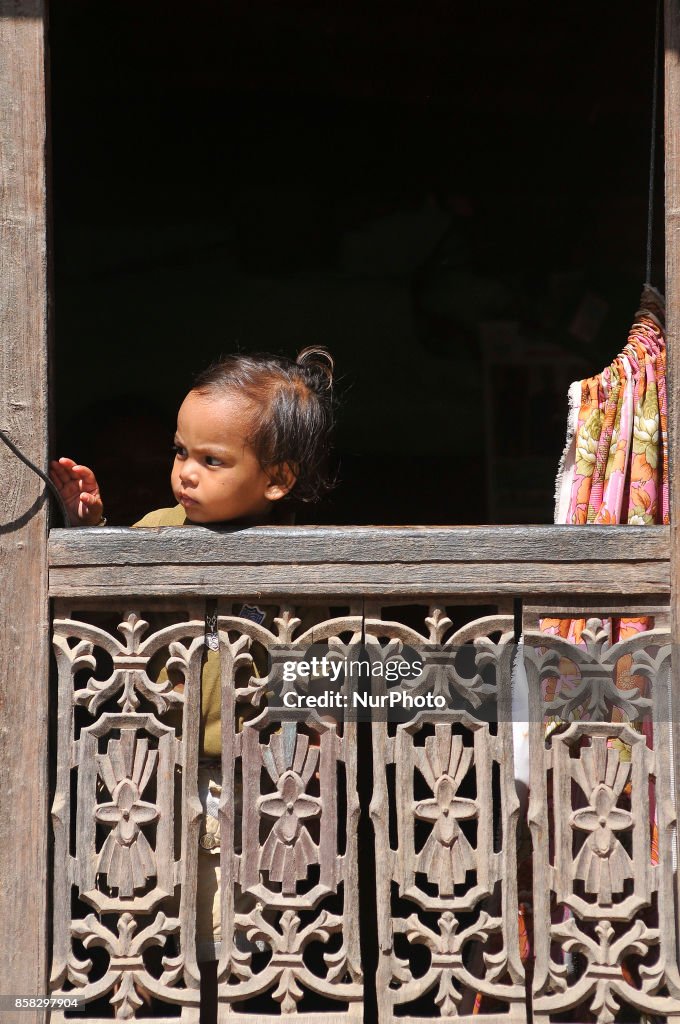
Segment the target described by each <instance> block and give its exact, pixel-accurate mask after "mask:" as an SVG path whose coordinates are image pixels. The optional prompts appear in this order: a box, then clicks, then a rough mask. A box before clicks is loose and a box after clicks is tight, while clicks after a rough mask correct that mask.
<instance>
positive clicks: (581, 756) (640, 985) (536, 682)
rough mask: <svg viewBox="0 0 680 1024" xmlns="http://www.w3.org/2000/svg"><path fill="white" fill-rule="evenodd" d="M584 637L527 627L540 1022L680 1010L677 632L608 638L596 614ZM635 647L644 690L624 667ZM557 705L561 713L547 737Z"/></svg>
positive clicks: (673, 1015) (667, 1014) (602, 1023)
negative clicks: (673, 636)
mask: <svg viewBox="0 0 680 1024" xmlns="http://www.w3.org/2000/svg"><path fill="white" fill-rule="evenodd" d="M583 636H584V640H585V644H584V645H583V646H574V645H573V644H571V643H568V642H567V641H565V640H562V639H561V638H559V637H554V636H546V635H545V634H541V633H532V634H527V636H526V643H527V650H526V659H525V663H526V666H527V675H528V682H529V692H530V707H531V718H532V721H531V724H530V730H531V755H532V757H531V798H530V806H529V823H530V826H531V831H532V836H533V849H534V854H533V856H534V865H533V866H534V935H535V944H536V966H535V974H534V981H533V993H534V994H533V1008H534V1019H535V1020H536V1021H537V1022H543V1024H547V1022H548V1021H552V1020H555V1019H562V1020H563V1019H565V1018H564V1016H562V1015H563V1014H564V1013H565V1012H566V1011H572V1012H573V1013H575V1014H576V1016H575V1017H574V1019H587V1018H589V1019H592V1020H594V1021H597V1024H609V1022H613V1021H616V1020H619V1019H621V1014H622V1013H625V1012H627V1013H631V1012H632V1013H633V1014H635V1013H639V1014H641V1015H643V1014H648V1015H650V1016H652V1015H653V1016H654V1019H655V1020H658V1019H663V1020H668V1021H671V1020H676V1021H677V1020H680V974H679V973H678V964H677V949H676V937H675V911H674V883H673V861H674V856H675V853H674V849H673V847H674V843H675V834H674V833H675V827H676V816H675V809H674V780H673V761H672V746H671V704H670V680H671V673H670V668H671V647H670V636H669V634H668V633H667V632H665V631H663V630H660V629H656V630H653V631H650V632H647V633H638V634H636V635H635V636H634V637H632V638H629V639H626V640H623V641H620V642H619V643H616V644H614V645H611V646H610V645H609V642H608V634H607V632H606V630H605V629H603V624H602V621H601V620H600V619H596V618H592V619H590V620H589V621H588V623H587V628H586V630H585V632H584V634H583ZM627 656H629V657H630V658H632V661H631V663H630V666H629V672H630V675H631V676H632V677H635V678H634V680H633V682H635V683H638V684H640V685H636V686H634V687H633V688H626V686H624V685H623V683H624V680H622V679H620V678H619V677H618V675H617V665H620V664H621V659H623V658H625V657H627ZM560 659H567V660H568V662H569V663H570V666H571V670H570V674H569V676H565V675H564V674H563V668H564V664H565V663H564V662H563V661H561V660H560ZM546 715H550V716H556V717H557V719H560V720H561V721H562V723H563V724H562V725H558V727H557V729H552V730H551V729H549V730H547V738H546V728H545V724H544V719H545V717H546ZM643 717H646V719H647V721H648V722H649V723H651V725H652V727H653V746H652V742H651V739H650V738H649V737H650V732H651V730H650V728H649V727H648V726H647V727H646V728H645V729H644V730H643V729H642V728H641V727H637V728H636V727H634V725H633V723H635V722H636V721H638V720H641V719H643ZM655 833H656V834H658V855H657V853H656V850H655V848H654V844H653V842H652V839H653V836H654V834H655ZM558 1015H559V1016H558ZM625 1019H632V1018H628V1017H626V1018H625Z"/></svg>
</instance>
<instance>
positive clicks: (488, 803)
mask: <svg viewBox="0 0 680 1024" xmlns="http://www.w3.org/2000/svg"><path fill="white" fill-rule="evenodd" d="M387 614H388V613H386V615H385V618H384V619H383V618H382V617H381V616H380V613H379V610H375V612H373V613H371V614H369V616H368V618H367V619H366V624H365V631H366V640H365V642H366V647H367V648H368V649H371V650H372V654H373V657H374V658H381V657H383V658H387V657H393V656H394V655H395V654H398V653H399V651H400V650H401V647H402V645H408V646H410V647H411V648H414V649H416V650H417V651H418V653H419V655H420V657H421V659H422V660H423V662H424V666H425V668H424V670H423V673H422V676H421V678H420V679H419V680H418V681H417V682H415V683H414V684H413V693H414V694H415V693H417V692H426V691H429V692H430V693H433V694H435V693H436V694H442V695H445V696H446V698H447V706H448V707H451V705H452V702H451V697H452V694H453V695H455V701H454V702H453V703H454V704H455V707H456V710H453V709H451V710H441V711H438V710H432V711H430V710H427V711H419V712H418V713H417V715H416V717H414V718H413V719H412V720H411V721H408V722H400V723H399V724H396V725H395V724H393V723H388V722H386V721H375V722H374V723H373V725H372V729H373V753H374V787H375V789H374V797H373V802H372V805H371V814H372V818H373V821H374V826H375V832H376V882H377V907H378V940H379V948H380V959H379V963H378V976H377V989H378V1003H379V1019H380V1022H381V1024H388V1022H389V1024H391V1022H392V1021H396V1020H399V1021H409V1022H415V1021H420V1020H431V1019H437V1020H445V1021H453V1020H461V1019H462V1020H467V1019H472V1018H473V1015H474V1019H475V1020H486V1021H492V1020H493V1021H496V1020H499V1021H500V1020H504V1021H526V1019H527V1018H526V1007H525V987H524V969H523V966H522V963H521V961H520V957H519V938H518V900H517V877H516V846H515V843H516V825H517V814H518V801H517V797H516V794H515V787H514V777H513V767H512V726H511V722H510V715H509V711H510V676H511V667H512V657H513V650H514V645H512V643H511V641H512V635H513V634H512V626H513V620H512V618H511V617H510V616H502V615H496V616H487V617H484V618H481V619H477V620H475V621H473V622H471V623H469V624H468V625H467V626H465V627H463V628H462V629H458V630H456V631H453V630H452V629H451V621H450V619H448V618H447V617H446V615H445V613H444V611H443V610H442V609H439V608H433V609H431V610H430V614H429V616H427V618H426V620H425V624H424V625H425V630H426V633H425V635H421V634H420V633H418V632H417V631H415V630H414V629H412V628H411V627H409V626H407V625H404V624H402V623H398V622H392V621H389V619H388V618H387ZM463 645H468V647H467V651H462V652H461V651H460V648H461V647H462V646H463ZM470 645H471V647H470ZM457 649H458V651H459V653H456V651H457ZM464 654H467V655H468V657H467V659H465V658H463V655H464ZM465 661H467V669H466V668H465ZM461 662H463V664H461ZM489 701H491V702H492V704H493V705H494V712H493V714H492V716H491V717H492V718H493V719H494V720H495V721H496V722H497V723H498V726H497V729H496V728H495V727H494V728H493V729H492V728H491V727H490V724H489V721H488V720H483V719H481V718H478V717H477V715H476V712H478V711H479V708H480V706H481V705H482V704H483V703H484V702H486V704H487V705H488V702H489ZM383 717H384V716H383Z"/></svg>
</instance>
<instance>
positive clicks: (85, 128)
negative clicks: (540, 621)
mask: <svg viewBox="0 0 680 1024" xmlns="http://www.w3.org/2000/svg"><path fill="white" fill-rule="evenodd" d="M50 7H51V11H50V20H51V25H50V50H51V54H50V58H51V99H52V122H51V131H52V155H53V171H52V173H53V192H52V194H53V224H54V231H53V254H54V311H55V318H54V324H55V339H54V350H53V351H54V358H53V369H54V373H53V398H54V403H55V408H56V423H55V442H54V444H53V445H52V454H53V455H69V456H72V457H74V458H76V459H78V460H79V461H82V462H85V463H87V464H89V465H92V466H93V468H94V469H95V471H96V472H97V475H98V477H99V479H100V482H101V486H102V491H103V494H104V498H105V502H106V511H107V517H108V520H109V522H110V523H111V524H115V525H127V524H130V523H132V522H133V521H134V520H135V519H137V518H139V516H141V515H142V514H143V513H145V512H147V511H149V510H150V509H153V508H158V507H161V506H164V505H169V504H172V503H173V501H172V495H171V493H170V489H169V485H168V476H169V468H170V462H171V455H170V445H171V441H172V432H173V430H174V425H175V413H176V409H177V406H178V404H179V402H180V401H181V399H182V397H183V396H184V394H185V393H186V391H187V390H188V389H189V387H190V384H191V380H192V377H193V376H194V375H195V373H197V372H198V371H199V370H201V369H203V368H204V366H205V365H206V364H207V363H209V362H210V361H211V360H212V359H214V358H215V357H216V356H217V355H218V354H219V353H220V352H225V353H226V352H229V351H232V350H235V349H240V350H243V351H256V350H269V351H275V352H281V353H284V354H287V355H294V354H295V352H296V351H297V350H298V349H299V348H302V347H303V346H305V345H309V344H314V343H317V344H318V343H321V344H325V345H327V346H328V347H329V348H330V350H331V351H332V353H333V354H334V356H335V357H336V361H337V367H338V372H339V378H340V391H341V395H342V401H341V409H340V414H339V429H338V455H339V460H340V479H341V483H340V486H339V487H338V488H337V490H336V491H335V493H334V495H333V496H332V498H331V499H329V500H328V501H326V502H325V503H324V504H322V505H319V506H311V507H305V508H303V509H302V510H301V512H300V514H299V516H298V521H300V522H320V523H322V522H326V523H330V522H332V523H394V524H397V523H452V524H454V523H483V522H550V521H551V520H552V501H553V483H554V476H555V470H556V467H557V463H558V460H559V456H560V454H561V451H562V446H563V437H564V427H565V416H566V388H567V385H568V383H569V381H570V380H572V379H578V378H580V377H585V376H588V375H591V374H593V373H596V372H598V371H599V370H601V369H602V367H603V366H604V365H606V364H607V363H608V362H610V361H611V360H612V359H613V357H614V356H615V355H616V353H617V352H618V351H619V350H620V349H621V347H622V346H623V344H624V343H625V339H626V333H627V329H628V325H629V323H630V321H631V318H632V316H633V314H634V312H635V310H636V308H637V302H638V298H639V293H640V289H641V286H642V283H643V280H644V277H645V246H646V224H647V204H648V174H649V155H650V139H651V134H652V116H651V97H652V82H653V50H654V19H655V5H654V4H653V3H652V2H651V0H647V2H643V0H630V2H629V3H627V4H626V5H625V7H623V8H622V7H620V6H618V7H612V5H611V4H610V3H603V2H601V0H588V2H584V0H577V2H574V3H570V4H550V3H543V4H540V5H539V4H535V3H529V2H527V0H514V2H513V3H504V2H501V0H495V2H478V3H475V4H469V3H468V4H462V3H457V2H454V0H449V2H443V0H430V2H429V3H427V4H414V3H413V2H412V0H393V2H391V3H389V4H384V3H380V4H378V3H374V4H366V3H355V2H343V3H339V2H336V3H333V4H331V3H327V2H325V0H320V2H317V3H314V4H311V3H306V2H297V0H287V2H286V3H284V4H281V3H275V2H272V0H267V2H262V0H248V2H247V3H244V2H241V0H233V2H232V3H229V4H226V3H218V2H216V0H213V2H207V0H195V2H194V3H192V4H189V5H187V4H179V3H176V2H175V0H164V2H163V3H160V2H158V0H146V2H145V3H142V4H140V3H138V2H135V3H132V2H130V0H116V2H115V3H113V2H111V0H97V3H91V2H85V0H53V2H52V3H51V5H50ZM658 120H659V126H660V121H661V117H660V116H659V119H658ZM657 135H658V149H659V154H658V159H657V172H658V173H657V202H656V204H655V224H656V227H655V234H654V250H653V251H654V261H653V267H654V273H653V275H652V278H653V282H654V283H655V284H657V286H658V287H660V288H663V256H664V254H663V238H662V224H663V220H662V217H663V210H662V207H663V197H662V189H663V168H662V166H661V164H662V159H661V157H662V154H661V150H662V144H661V129H660V127H659V128H658V130H657Z"/></svg>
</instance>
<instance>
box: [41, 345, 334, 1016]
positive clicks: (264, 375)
mask: <svg viewBox="0 0 680 1024" xmlns="http://www.w3.org/2000/svg"><path fill="white" fill-rule="evenodd" d="M332 385H333V360H332V358H331V356H330V354H329V353H328V352H327V351H326V349H323V348H306V349H304V350H303V351H302V352H300V354H299V355H298V357H297V359H296V360H295V362H293V361H292V360H288V359H282V358H278V357H276V356H271V355H233V356H228V357H226V358H225V359H223V360H221V361H220V362H218V363H216V364H214V365H213V366H211V367H209V368H208V369H207V370H205V371H204V372H203V373H201V374H200V375H199V376H198V377H197V378H196V381H195V382H194V385H193V387H192V388H191V390H190V391H189V393H188V395H187V396H186V398H185V399H184V401H183V402H182V405H181V406H180V409H179V413H178V415H177V430H176V433H175V439H174V452H175V459H174V463H173V466H172V472H171V477H170V482H171V486H172V491H173V494H174V496H175V499H176V501H177V502H178V504H177V505H176V506H175V507H174V508H163V509H157V510H156V511H154V512H149V513H148V514H147V515H146V516H144V518H143V519H141V520H140V521H139V522H138V523H135V526H139V527H157V526H184V525H203V524H211V525H213V524H217V523H229V524H230V525H234V524H237V523H238V524H239V525H255V524H258V523H266V522H267V521H268V520H270V519H271V518H272V514H273V512H274V510H275V508H277V503H278V502H280V501H281V500H282V499H284V498H286V497H289V498H298V499H299V500H302V501H315V500H317V499H319V498H320V497H321V496H322V495H323V494H324V493H325V492H326V491H327V490H329V489H330V487H331V486H332V482H331V480H330V479H329V477H328V473H327V469H326V463H327V456H328V452H329V448H330V440H331V431H332V427H333V390H332ZM50 475H51V477H52V480H53V481H54V483H55V485H56V486H57V487H58V488H59V490H60V492H61V495H62V497H63V499H64V502H65V504H66V506H67V509H68V511H69V515H70V518H71V522H72V523H73V525H74V526H100V525H103V524H105V522H106V520H105V519H104V505H103V502H102V497H101V494H100V492H99V486H98V484H97V480H96V477H95V475H94V473H93V472H92V470H91V469H89V468H88V467H87V466H82V465H78V464H77V463H75V462H74V461H73V460H72V459H67V458H61V459H59V460H58V461H54V462H52V463H51V465H50ZM235 611H236V614H241V615H245V616H246V617H248V618H255V619H257V621H261V622H263V623H264V625H265V626H269V625H270V624H271V619H272V617H273V615H274V614H276V609H272V608H267V607H265V608H259V607H257V606H246V605H244V606H243V608H241V609H240V611H239V610H238V609H236V610H235ZM311 624H312V622H311V621H310V622H307V623H306V622H305V621H304V620H303V622H302V624H301V628H302V629H304V628H306V626H308V625H311ZM220 707H221V684H220V666H219V656H218V653H217V652H215V651H213V650H208V649H206V652H205V655H204V661H203V667H202V671H201V730H200V757H201V759H202V763H201V765H199V779H198V785H199V795H200V797H201V802H202V803H203V807H204V820H203V824H202V827H201V830H200V831H201V836H200V840H199V860H198V881H197V946H198V958H199V961H202V962H203V963H202V975H203V982H204V984H203V985H202V996H201V1001H202V1011H201V1020H208V1019H209V1017H212V1016H213V1015H214V1013H215V1007H214V1000H215V991H214V986H215V976H216V971H215V968H216V960H217V957H218V956H219V944H220V939H221V936H220V900H219V846H220V843H219V832H218V822H217V810H216V807H217V798H218V796H219V792H220V782H221V774H220V766H219V758H220V754H221V750H220ZM206 988H207V989H209V990H210V994H209V997H208V1000H207V1002H204V996H205V994H206V993H205V989H206Z"/></svg>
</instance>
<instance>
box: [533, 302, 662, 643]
mask: <svg viewBox="0 0 680 1024" xmlns="http://www.w3.org/2000/svg"><path fill="white" fill-rule="evenodd" d="M664 324H665V307H664V300H663V297H662V296H661V295H660V294H659V292H657V291H656V289H655V288H652V287H651V286H650V285H645V288H644V290H643V293H642V300H641V308H640V310H639V311H638V313H637V314H636V317H635V322H634V323H633V326H632V327H631V329H630V333H629V335H628V341H627V343H626V345H625V347H624V349H623V351H622V352H621V353H620V354H619V355H618V356H617V357H616V359H615V360H614V362H613V363H612V364H611V366H608V367H607V368H606V369H605V370H604V371H603V372H602V373H599V374H597V375H596V376H595V377H589V378H588V379H587V380H583V381H577V382H576V383H574V384H572V385H571V387H570V389H569V420H568V426H567V443H566V446H565V450H564V454H563V456H562V462H561V463H560V468H559V472H558V477H557V485H556V493H555V522H556V523H566V524H572V525H585V524H594V525H606V524H616V523H619V524H628V525H631V526H647V525H653V524H660V523H664V524H665V523H668V522H669V511H668V509H669V504H668V427H667V420H668V406H667V391H666V339H665V337H664ZM606 625H607V628H608V629H609V631H610V634H611V635H610V640H611V642H612V643H615V642H616V641H617V640H622V639H625V638H626V637H627V636H630V635H632V634H633V633H636V632H642V631H643V630H646V629H649V628H651V625H652V621H651V620H650V619H649V618H648V617H644V618H624V619H621V620H619V621H618V622H616V621H615V622H611V621H609V622H608V623H606ZM584 628H585V620H583V619H571V620H569V619H543V621H542V623H541V629H542V630H543V632H545V633H551V634H553V635H557V636H562V637H564V638H565V639H569V640H572V641H573V642H574V643H577V644H578V643H581V642H582V641H581V633H582V631H583V629H584Z"/></svg>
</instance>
